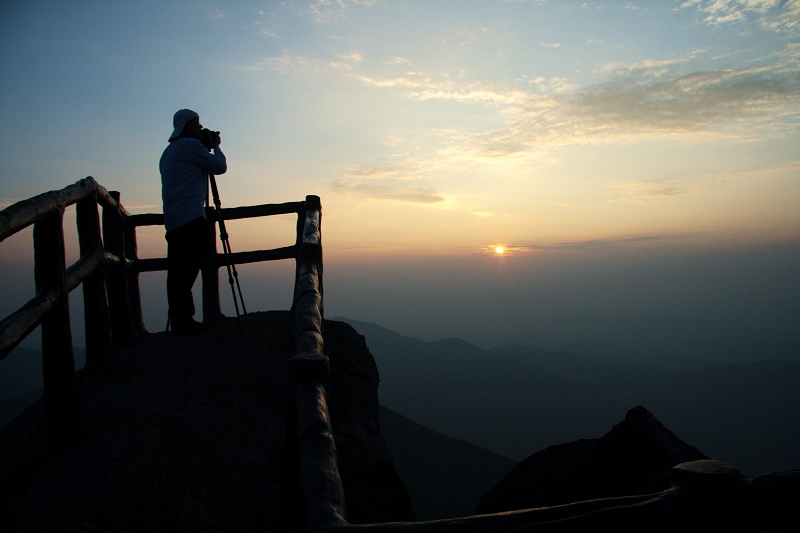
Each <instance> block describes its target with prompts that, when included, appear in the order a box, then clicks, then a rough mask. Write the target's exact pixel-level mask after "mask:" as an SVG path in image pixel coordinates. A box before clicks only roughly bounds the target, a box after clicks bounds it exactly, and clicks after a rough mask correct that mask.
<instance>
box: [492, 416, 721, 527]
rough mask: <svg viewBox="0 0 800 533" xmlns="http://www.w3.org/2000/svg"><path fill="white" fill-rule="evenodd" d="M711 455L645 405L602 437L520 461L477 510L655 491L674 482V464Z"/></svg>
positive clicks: (561, 447) (532, 506)
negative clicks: (662, 421)
mask: <svg viewBox="0 0 800 533" xmlns="http://www.w3.org/2000/svg"><path fill="white" fill-rule="evenodd" d="M701 459H708V457H706V456H705V455H704V454H702V453H701V452H700V451H699V450H697V449H696V448H694V447H692V446H690V445H688V444H686V443H685V442H683V441H682V440H680V439H679V438H678V437H676V436H675V434H674V433H672V432H671V431H670V430H669V429H667V428H666V427H664V425H662V424H661V423H660V422H659V421H658V420H656V418H655V417H654V416H653V415H652V413H650V411H648V410H647V409H645V408H644V407H635V408H633V409H631V410H630V411H628V414H627V415H626V416H625V420H623V421H622V422H620V423H619V424H617V425H615V426H614V427H613V428H612V429H611V431H609V432H608V433H606V434H605V435H603V436H602V437H601V438H599V439H582V440H579V441H576V442H570V443H567V444H559V445H556V446H550V447H548V448H546V449H544V450H542V451H540V452H537V453H534V454H533V455H531V456H530V457H528V458H527V459H525V460H523V461H521V462H520V463H518V464H517V465H516V466H515V467H514V468H513V469H512V470H511V472H509V473H508V475H507V476H506V477H505V478H503V480H502V481H501V482H500V483H498V484H497V485H495V486H494V487H493V488H492V489H491V490H490V491H489V492H487V493H486V495H484V496H483V498H481V501H480V503H479V504H478V508H477V511H476V513H477V514H486V513H497V512H502V511H512V510H516V509H531V508H534V507H549V506H553V505H561V504H565V503H571V502H578V501H584V500H593V499H597V498H609V497H614V496H631V495H636V494H651V493H654V492H659V491H662V490H665V489H667V488H669V487H670V486H671V485H672V467H673V466H675V465H677V464H680V463H684V462H688V461H696V460H701Z"/></svg>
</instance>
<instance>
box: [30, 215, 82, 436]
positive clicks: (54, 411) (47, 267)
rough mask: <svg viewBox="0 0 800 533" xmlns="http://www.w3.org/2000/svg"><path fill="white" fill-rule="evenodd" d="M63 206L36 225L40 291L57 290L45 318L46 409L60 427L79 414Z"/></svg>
mask: <svg viewBox="0 0 800 533" xmlns="http://www.w3.org/2000/svg"><path fill="white" fill-rule="evenodd" d="M63 217H64V209H63V208H61V209H59V210H58V211H57V212H55V213H53V214H50V215H47V216H46V217H44V218H42V219H40V220H39V221H38V222H35V223H34V225H33V255H34V267H33V272H34V278H35V280H36V292H37V294H47V293H49V292H51V291H55V292H56V294H57V301H56V304H55V307H54V308H53V309H52V310H51V311H50V312H49V313H48V314H47V316H45V318H44V319H43V320H42V375H43V378H44V409H45V416H46V417H47V421H48V423H49V424H50V425H51V427H53V428H54V429H57V430H68V429H70V428H72V427H75V424H76V422H77V420H78V417H79V411H78V398H77V396H76V393H75V358H74V355H73V353H72V331H71V329H70V323H69V293H68V292H67V280H66V265H65V263H64V228H63V224H64V221H63Z"/></svg>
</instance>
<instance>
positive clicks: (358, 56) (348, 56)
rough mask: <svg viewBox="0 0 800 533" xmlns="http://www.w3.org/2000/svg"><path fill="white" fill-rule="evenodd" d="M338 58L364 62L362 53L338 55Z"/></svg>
mask: <svg viewBox="0 0 800 533" xmlns="http://www.w3.org/2000/svg"><path fill="white" fill-rule="evenodd" d="M336 57H338V58H340V59H345V60H347V61H363V60H364V58H363V57H361V53H360V52H342V53H340V54H336Z"/></svg>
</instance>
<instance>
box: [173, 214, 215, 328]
mask: <svg viewBox="0 0 800 533" xmlns="http://www.w3.org/2000/svg"><path fill="white" fill-rule="evenodd" d="M206 231H207V230H206V219H205V218H203V217H199V218H196V219H194V220H192V221H191V222H187V223H186V224H184V225H183V226H180V227H179V228H176V229H174V230H172V231H168V232H167V261H168V266H167V303H169V317H170V318H171V319H172V322H173V323H175V322H183V321H188V320H189V319H190V318H191V317H193V316H194V299H193V298H192V285H194V281H195V280H196V279H197V274H198V273H199V272H200V263H202V261H203V255H204V253H205V250H206Z"/></svg>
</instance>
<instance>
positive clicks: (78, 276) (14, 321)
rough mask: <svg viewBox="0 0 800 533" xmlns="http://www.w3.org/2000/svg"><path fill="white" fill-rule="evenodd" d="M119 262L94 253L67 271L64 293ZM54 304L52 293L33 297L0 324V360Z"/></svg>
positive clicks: (108, 254) (55, 294)
mask: <svg viewBox="0 0 800 533" xmlns="http://www.w3.org/2000/svg"><path fill="white" fill-rule="evenodd" d="M119 263H120V259H119V257H116V256H114V255H112V254H110V253H108V252H105V251H103V250H101V249H97V250H95V251H94V252H92V254H91V255H88V256H85V257H81V258H80V259H79V260H78V261H76V262H75V263H74V264H73V265H72V266H70V267H69V268H68V269H67V272H66V278H67V290H68V291H69V292H72V291H73V290H75V289H76V288H77V287H78V286H80V284H81V283H83V282H84V281H85V280H86V278H88V277H89V276H90V275H91V274H92V273H93V272H94V270H95V269H96V268H97V267H99V266H100V265H101V264H105V265H119ZM57 301H58V294H57V292H56V291H50V292H49V293H47V294H37V295H36V296H34V297H33V298H31V299H30V300H28V302H27V303H26V304H25V305H23V306H22V307H20V308H19V309H18V310H17V311H15V312H14V313H11V314H10V315H8V316H7V317H6V318H4V319H3V320H2V321H0V360H1V359H3V358H5V356H6V355H8V354H9V352H11V350H13V349H14V348H15V347H16V346H17V345H18V344H19V343H20V342H22V340H23V339H24V338H25V337H27V336H28V334H30V332H31V331H33V330H34V329H36V326H38V325H39V323H40V322H41V321H42V318H44V317H45V316H46V315H47V313H49V312H50V311H51V310H52V309H53V307H55V304H56V303H57Z"/></svg>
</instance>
